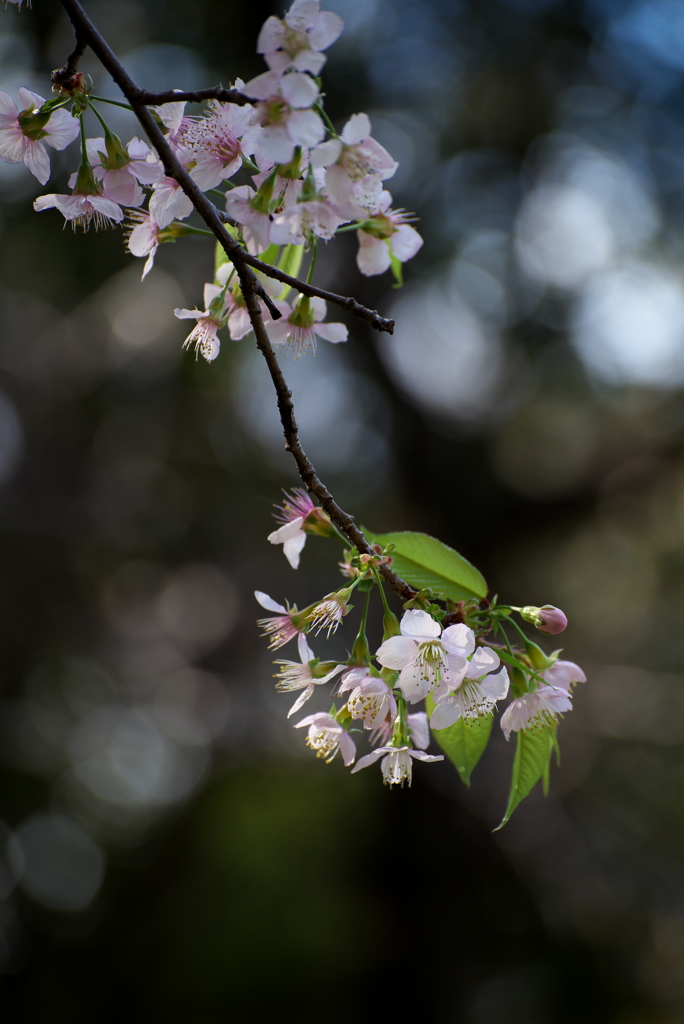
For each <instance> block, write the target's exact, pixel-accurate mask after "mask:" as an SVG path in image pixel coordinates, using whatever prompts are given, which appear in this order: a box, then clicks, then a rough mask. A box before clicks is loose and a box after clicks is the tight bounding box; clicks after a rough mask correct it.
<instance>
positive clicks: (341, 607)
mask: <svg viewBox="0 0 684 1024" xmlns="http://www.w3.org/2000/svg"><path fill="white" fill-rule="evenodd" d="M350 594H351V589H350V588H349V587H348V588H346V589H345V590H340V591H338V592H337V593H335V594H328V596H327V597H325V598H324V599H323V600H322V601H319V603H318V604H317V605H316V607H315V608H314V610H313V611H312V613H311V629H312V630H315V631H316V633H320V631H321V630H322V629H327V631H328V636H330V634H331V633H334V632H335V630H336V629H337V627H338V626H339V624H340V623H341V622H342V619H343V618H344V616H345V615H347V613H348V612H350V611H351V606H350V605H349V604H348V603H347V602H348V601H349V595H350Z"/></svg>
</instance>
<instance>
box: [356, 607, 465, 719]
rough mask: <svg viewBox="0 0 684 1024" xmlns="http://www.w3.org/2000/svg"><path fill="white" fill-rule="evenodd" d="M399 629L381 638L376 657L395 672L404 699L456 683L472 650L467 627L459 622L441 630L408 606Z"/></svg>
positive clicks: (442, 690)
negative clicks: (398, 632)
mask: <svg viewBox="0 0 684 1024" xmlns="http://www.w3.org/2000/svg"><path fill="white" fill-rule="evenodd" d="M400 629H401V636H393V637H390V639H389V640H385V642H384V643H383V644H381V645H380V647H379V648H378V651H377V653H376V658H377V659H378V661H379V662H380V664H381V665H384V666H385V668H390V669H394V671H398V672H399V681H398V686H399V688H400V690H401V692H402V693H403V695H404V697H405V698H406V700H408V701H410V702H411V703H415V702H416V701H419V700H422V699H423V698H424V697H427V695H428V693H430V692H432V693H433V696H435V697H437V696H440V695H441V694H443V693H446V692H447V690H448V689H451V688H453V686H454V685H456V683H457V682H460V680H461V679H462V678H463V675H464V673H465V671H466V667H467V665H468V662H467V657H468V655H470V654H472V652H473V650H474V649H475V637H474V635H473V631H472V630H471V629H470V628H469V627H468V626H465V625H464V624H463V623H459V624H458V625H455V626H448V627H447V628H446V629H445V630H444V632H442V629H441V626H440V625H439V623H438V622H436V621H435V620H434V619H433V618H432V616H431V615H428V613H427V612H423V611H419V610H417V609H411V610H409V611H407V612H405V613H404V615H403V617H402V620H401V623H400ZM440 635H441V639H440Z"/></svg>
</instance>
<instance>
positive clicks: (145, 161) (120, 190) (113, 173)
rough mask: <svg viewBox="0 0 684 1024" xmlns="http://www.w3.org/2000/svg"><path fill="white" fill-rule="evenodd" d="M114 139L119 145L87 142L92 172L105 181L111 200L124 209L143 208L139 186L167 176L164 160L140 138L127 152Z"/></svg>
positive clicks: (133, 140) (106, 191)
mask: <svg viewBox="0 0 684 1024" xmlns="http://www.w3.org/2000/svg"><path fill="white" fill-rule="evenodd" d="M113 138H114V139H115V141H116V143H118V146H114V145H112V144H111V143H110V145H109V146H107V145H106V142H107V141H109V140H105V139H103V138H98V139H88V140H87V142H86V151H87V153H88V159H89V161H90V163H91V165H92V168H93V173H94V174H95V177H96V179H97V180H98V181H101V182H102V184H103V186H104V194H105V196H106V197H107V198H108V199H112V200H113V201H114V202H115V203H119V204H120V205H121V206H140V204H141V203H142V201H143V199H144V193H143V191H142V189H141V188H140V184H143V185H152V184H153V183H154V182H157V181H159V180H160V179H161V178H163V177H164V169H163V167H162V164H161V161H160V160H159V159H158V157H156V156H155V154H154V153H153V152H152V150H151V149H150V147H149V146H148V145H147V143H146V142H142V141H141V140H140V139H135V138H134V139H131V141H130V142H129V143H128V145H127V146H126V149H125V150H124V148H123V146H122V145H121V143H120V142H119V140H118V139H116V137H115V136H114V137H113ZM69 184H71V182H69Z"/></svg>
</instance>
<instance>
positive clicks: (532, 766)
mask: <svg viewBox="0 0 684 1024" xmlns="http://www.w3.org/2000/svg"><path fill="white" fill-rule="evenodd" d="M555 745H556V727H555V723H554V724H553V725H545V726H542V727H541V728H537V729H529V730H525V729H521V730H520V732H519V733H518V736H517V746H516V749H515V758H514V760H513V775H512V778H511V791H510V794H509V797H508V806H507V808H506V813H505V814H504V816H503V821H502V822H501V824H500V825H499V826H498V827H497V828H496V829H494V831H495V832H498V830H499V829H500V828H503V826H504V825H505V824H506V822H507V821H508V819H509V818H510V816H511V814H512V813H513V811H514V810H515V809H516V807H517V806H518V804H519V803H520V801H521V800H524V799H525V797H526V796H527V794H528V793H529V792H530V790H531V789H532V787H533V786H534V785H535V784H536V783H537V782H539V780H540V779H541V778H544V779H546V777H547V772H548V765H549V761H550V759H551V754H552V752H553V750H554V748H555ZM545 788H546V786H545Z"/></svg>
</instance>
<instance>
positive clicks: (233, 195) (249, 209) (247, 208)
mask: <svg viewBox="0 0 684 1024" xmlns="http://www.w3.org/2000/svg"><path fill="white" fill-rule="evenodd" d="M226 212H227V213H228V216H229V217H232V218H233V220H236V221H237V222H238V224H240V225H241V226H242V236H243V238H244V240H245V245H246V247H247V250H248V252H251V253H253V254H254V255H258V254H259V253H260V252H264V251H265V250H266V249H268V247H269V245H270V244H271V223H272V219H273V218H272V217H271V215H270V213H269V212H268V210H267V209H262V203H261V202H260V197H259V193H258V192H255V190H254V189H253V188H252V186H251V185H238V187H237V188H234V189H231V191H230V192H226Z"/></svg>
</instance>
